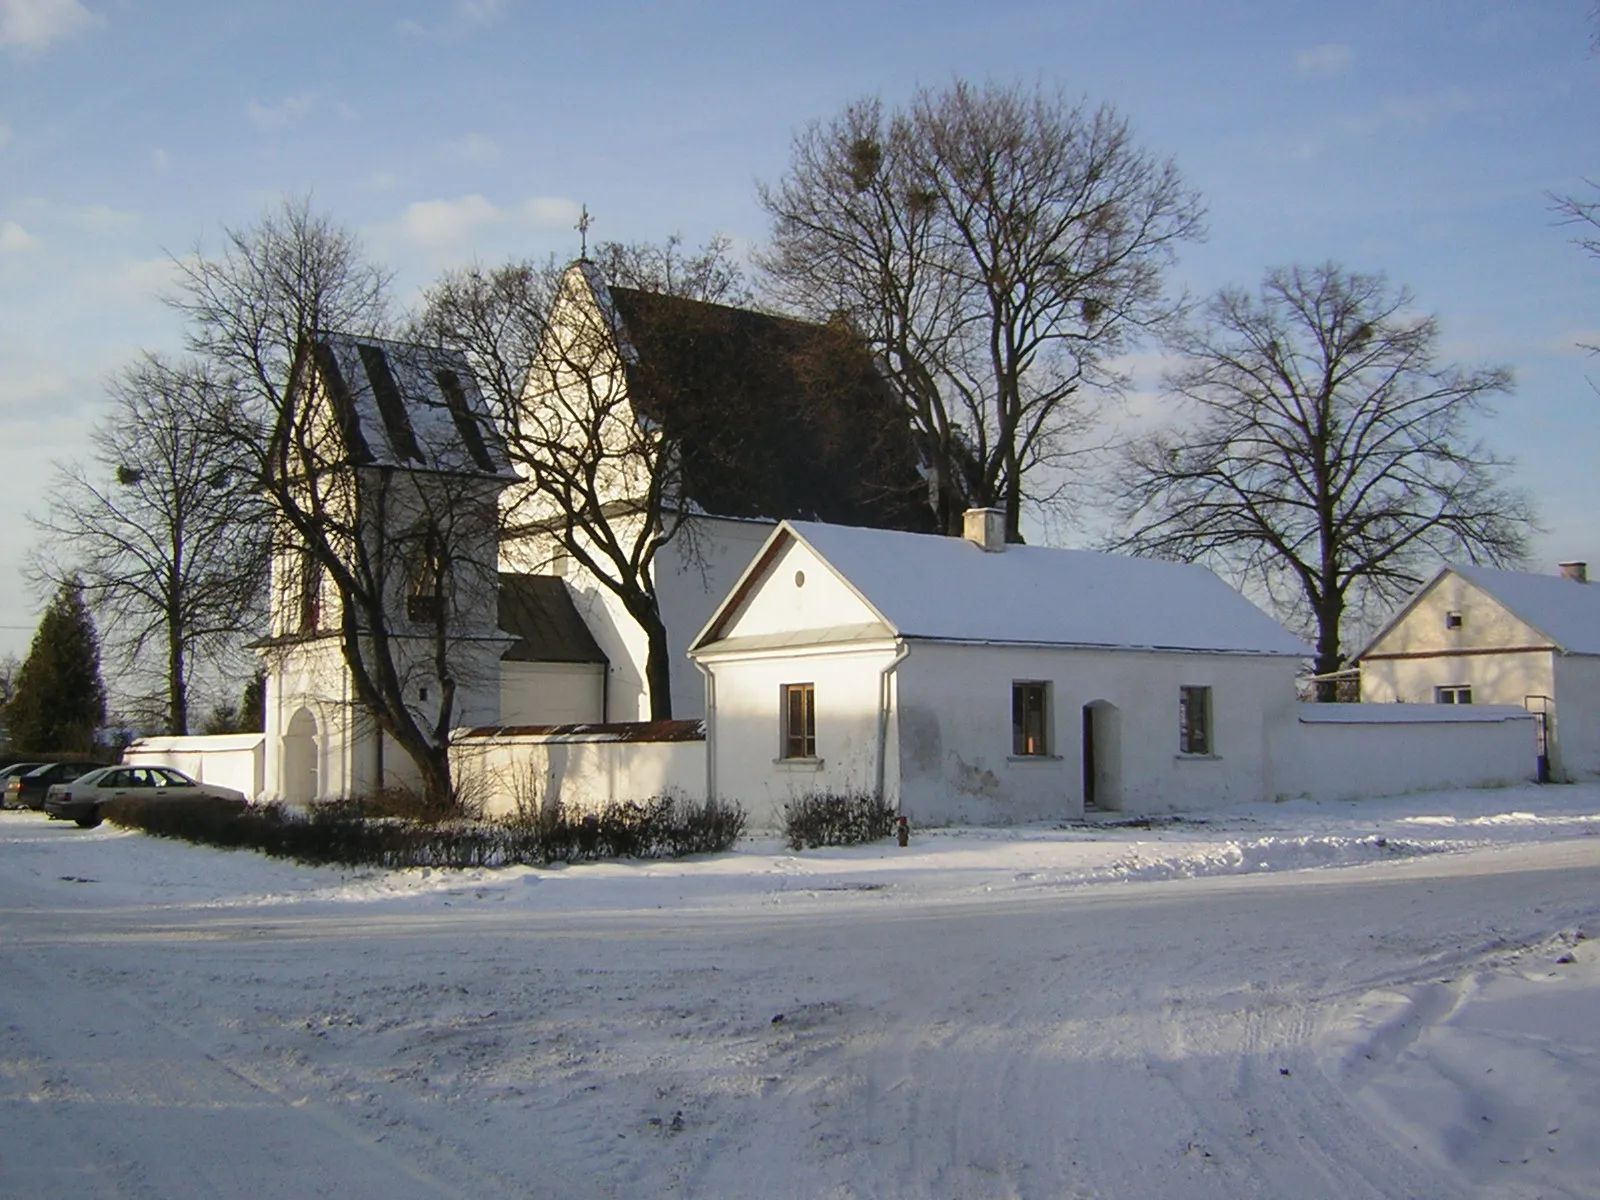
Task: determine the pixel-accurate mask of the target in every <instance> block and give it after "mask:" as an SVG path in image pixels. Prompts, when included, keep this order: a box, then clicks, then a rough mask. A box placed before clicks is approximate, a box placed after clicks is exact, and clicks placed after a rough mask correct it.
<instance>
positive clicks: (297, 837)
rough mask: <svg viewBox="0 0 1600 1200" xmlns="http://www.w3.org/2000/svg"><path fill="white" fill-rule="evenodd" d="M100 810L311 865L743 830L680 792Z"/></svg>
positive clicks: (167, 832) (638, 847)
mask: <svg viewBox="0 0 1600 1200" xmlns="http://www.w3.org/2000/svg"><path fill="white" fill-rule="evenodd" d="M102 815H103V816H104V817H105V819H106V820H108V821H111V822H112V823H113V824H116V825H121V826H123V827H125V828H128V829H138V830H141V831H143V832H145V833H149V834H153V835H155V836H157V837H175V838H182V839H183V840H185V841H190V842H198V843H201V844H204V845H209V846H221V847H225V848H229V849H245V850H256V851H259V852H261V853H263V854H268V855H272V856H274V857H278V858H292V859H295V860H296V861H299V862H303V863H309V864H312V865H325V864H337V865H340V866H349V867H362V866H370V867H385V868H390V869H403V868H406V867H455V868H462V867H504V866H514V865H526V866H542V865H548V864H550V863H555V862H567V863H576V862H584V861H590V860H594V859H600V858H677V857H682V856H684V855H687V854H703V853H711V852H716V851H722V850H727V849H729V848H731V847H732V846H733V844H734V843H735V842H736V841H738V839H739V836H740V834H742V833H743V832H744V823H745V815H744V811H743V809H741V808H740V807H739V806H738V805H736V804H726V803H719V802H717V801H707V802H705V803H703V804H697V803H694V802H692V801H686V800H683V799H682V798H680V797H675V796H658V797H656V798H655V799H652V800H646V801H628V802H622V803H617V804H611V805H607V806H606V807H605V808H603V809H602V810H600V811H599V812H598V813H592V814H587V815H577V814H568V813H565V812H563V811H562V810H560V809H555V810H551V811H547V812H544V813H536V814H523V815H518V816H514V817H511V818H508V819H504V820H495V821H459V822H454V823H448V822H442V823H423V822H418V821H408V820H401V819H395V818H373V817H370V816H366V815H362V814H361V812H360V809H359V806H357V805H353V804H351V803H350V802H336V803H334V804H330V805H324V806H314V807H313V808H312V810H311V812H310V814H309V815H305V816H303V815H300V814H298V813H295V812H292V811H290V810H287V809H285V808H283V807H281V806H279V805H264V806H262V807H260V808H245V809H240V808H239V807H238V806H237V805H231V804H227V803H225V802H212V801H201V800H197V801H181V802H173V801H149V800H141V799H123V800H114V801H111V802H109V803H107V804H106V805H105V806H104V807H103V810H102Z"/></svg>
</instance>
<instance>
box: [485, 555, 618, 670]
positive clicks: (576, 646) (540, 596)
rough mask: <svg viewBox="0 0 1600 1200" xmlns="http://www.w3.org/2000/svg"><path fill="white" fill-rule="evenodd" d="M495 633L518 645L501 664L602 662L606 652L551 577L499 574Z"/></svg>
mask: <svg viewBox="0 0 1600 1200" xmlns="http://www.w3.org/2000/svg"><path fill="white" fill-rule="evenodd" d="M499 617H500V629H501V631H502V632H504V633H509V634H510V635H511V636H512V637H514V638H516V639H517V640H516V641H515V642H514V643H512V645H511V646H510V648H509V649H507V650H506V652H505V653H504V654H502V655H501V656H500V658H501V661H503V662H564V663H604V662H605V661H606V656H605V653H604V652H603V651H602V650H601V649H600V647H599V645H598V644H597V643H596V642H595V640H594V636H593V635H592V634H591V633H590V632H589V627H588V626H587V625H585V624H584V623H583V618H582V617H581V616H580V615H579V614H578V606H577V605H576V604H574V603H573V602H572V593H571V592H570V591H568V590H567V581H566V580H564V579H560V578H558V577H556V576H554V575H519V574H514V573H512V572H509V571H502V572H501V573H500V613H499Z"/></svg>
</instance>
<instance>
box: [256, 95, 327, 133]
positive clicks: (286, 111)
mask: <svg viewBox="0 0 1600 1200" xmlns="http://www.w3.org/2000/svg"><path fill="white" fill-rule="evenodd" d="M316 99H317V98H316V95H315V93H312V92H300V93H299V94H297V95H294V96H289V97H287V98H285V99H284V100H282V101H280V102H279V103H277V104H263V103H261V101H259V100H252V101H250V103H249V104H247V105H245V108H244V112H245V116H247V117H249V118H250V123H251V124H252V125H254V126H255V127H256V128H257V129H265V130H271V129H283V128H285V127H286V126H289V125H293V124H294V123H295V122H296V121H299V120H302V119H304V118H305V117H306V116H307V115H309V114H310V112H311V110H312V108H313V107H314V106H315V104H316Z"/></svg>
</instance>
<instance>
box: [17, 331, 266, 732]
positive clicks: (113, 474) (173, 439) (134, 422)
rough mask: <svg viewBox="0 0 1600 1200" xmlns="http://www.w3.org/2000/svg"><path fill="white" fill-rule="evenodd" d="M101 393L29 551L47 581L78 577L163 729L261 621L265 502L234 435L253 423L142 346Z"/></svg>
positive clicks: (201, 381)
mask: <svg viewBox="0 0 1600 1200" xmlns="http://www.w3.org/2000/svg"><path fill="white" fill-rule="evenodd" d="M111 395H112V407H111V410H110V412H109V413H108V414H107V415H106V416H105V418H104V419H103V420H101V422H100V423H99V425H98V426H97V427H96V428H95V430H94V432H93V433H92V434H91V435H90V439H89V441H90V446H91V448H92V459H91V461H90V463H88V464H87V465H85V464H75V465H71V466H65V467H62V468H61V469H60V470H59V471H58V473H57V479H56V481H55V484H54V485H53V486H52V487H51V489H50V493H49V503H50V507H49V509H48V510H47V512H46V514H45V515H44V516H42V517H39V518H36V519H35V521H34V524H35V526H36V527H37V528H38V530H39V531H40V533H41V534H43V535H44V542H43V545H42V546H41V549H40V553H39V556H38V558H39V562H40V565H41V568H42V569H43V572H44V574H45V575H46V576H47V577H48V578H49V579H51V580H52V581H53V582H56V583H58V584H60V583H64V582H66V581H67V580H69V579H73V578H77V579H79V580H80V581H81V583H82V587H83V596H84V599H85V602H86V603H87V604H88V605H89V607H90V608H91V609H93V610H94V611H95V612H96V613H98V614H99V615H100V624H101V631H102V636H103V638H104V639H105V640H106V641H107V642H109V643H111V644H112V645H113V646H115V647H117V649H118V650H119V651H120V653H121V658H122V661H123V664H124V666H125V668H126V669H127V670H128V672H129V673H130V676H132V677H134V678H137V677H139V676H149V675H154V676H155V677H156V678H159V679H160V681H161V685H160V695H161V709H162V711H163V713H164V723H165V725H166V729H167V732H169V733H173V734H185V733H188V732H189V725H190V703H191V698H192V697H191V693H192V689H193V687H194V683H195V674H196V672H197V670H198V669H199V668H201V667H202V666H203V665H205V664H207V663H210V664H211V665H213V666H221V665H222V664H224V663H225V662H226V661H227V660H229V659H230V658H232V657H236V656H237V654H238V652H239V639H240V635H241V634H243V633H245V632H247V631H249V630H250V629H251V628H253V627H259V626H260V625H262V624H264V622H263V621H262V620H261V618H262V616H263V615H264V613H263V601H264V598H265V584H266V572H267V558H268V530H269V525H268V514H267V511H266V508H265V505H264V503H263V502H262V498H261V495H260V492H259V491H258V489H257V487H256V482H255V478H254V475H253V470H252V469H253V467H254V466H255V456H254V455H253V454H251V453H250V452H248V450H247V449H246V446H247V439H246V438H244V437H241V436H239V435H240V434H241V433H243V432H247V431H248V430H249V429H250V428H251V422H250V420H249V418H248V416H247V415H246V413H245V412H244V411H243V409H242V407H241V405H240V403H239V397H238V395H237V393H236V392H235V391H234V390H233V389H232V388H230V387H228V386H226V385H225V384H223V383H219V381H218V380H217V378H216V377H215V376H214V375H213V374H212V373H211V372H210V371H209V370H207V368H206V367H205V366H204V364H201V363H178V364H175V363H171V362H167V361H164V360H162V359H159V358H155V357H153V356H152V357H146V358H144V359H142V360H141V361H139V362H137V363H135V364H134V365H132V366H130V367H129V368H127V370H125V371H124V372H123V373H122V374H121V375H120V376H119V377H118V378H117V380H116V381H115V382H114V383H113V384H112V388H111ZM135 686H137V685H135Z"/></svg>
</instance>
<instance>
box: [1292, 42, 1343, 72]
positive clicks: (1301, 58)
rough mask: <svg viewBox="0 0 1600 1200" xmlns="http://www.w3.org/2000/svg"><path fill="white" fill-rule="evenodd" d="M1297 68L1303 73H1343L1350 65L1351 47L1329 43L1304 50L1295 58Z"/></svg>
mask: <svg viewBox="0 0 1600 1200" xmlns="http://www.w3.org/2000/svg"><path fill="white" fill-rule="evenodd" d="M1294 65H1295V70H1297V71H1299V72H1300V74H1302V75H1307V76H1313V77H1325V76H1329V75H1342V74H1344V72H1345V69H1346V68H1347V67H1349V65H1350V47H1349V46H1345V45H1340V44H1338V43H1333V42H1330V43H1327V44H1325V45H1321V46H1313V47H1312V48H1311V49H1309V50H1302V51H1300V53H1299V54H1297V55H1295V58H1294Z"/></svg>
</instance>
